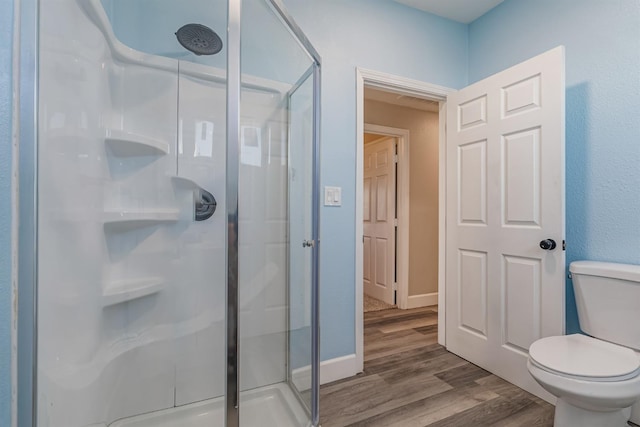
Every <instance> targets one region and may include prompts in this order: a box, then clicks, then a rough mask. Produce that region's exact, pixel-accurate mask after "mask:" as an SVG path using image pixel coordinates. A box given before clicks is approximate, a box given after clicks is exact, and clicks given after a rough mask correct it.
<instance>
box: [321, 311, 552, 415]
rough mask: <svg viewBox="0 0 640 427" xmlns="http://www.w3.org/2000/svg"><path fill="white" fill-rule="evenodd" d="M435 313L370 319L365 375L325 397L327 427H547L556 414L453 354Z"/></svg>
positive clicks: (330, 387) (327, 390)
mask: <svg viewBox="0 0 640 427" xmlns="http://www.w3.org/2000/svg"><path fill="white" fill-rule="evenodd" d="M437 322H438V316H437V308H436V307H425V308H418V309H414V310H397V309H395V310H384V311H376V312H371V313H365V318H364V343H365V344H364V347H365V348H364V373H363V374H360V375H358V376H356V377H353V378H347V379H344V380H341V381H336V382H334V383H330V384H326V385H324V386H322V387H321V389H320V418H321V419H320V421H321V424H322V427H345V426H367V427H376V426H379V427H422V426H438V427H444V426H446V427H456V426H460V427H462V426H464V427H469V426H474V427H475V426H495V427H515V426H527V427H542V426H549V427H550V426H552V425H553V410H554V408H553V406H552V405H550V404H548V403H546V402H544V401H542V400H541V399H538V398H537V397H535V396H533V395H531V394H529V393H527V392H525V391H524V390H521V389H519V388H517V387H516V386H514V385H512V384H510V383H508V382H506V381H504V380H502V379H500V378H498V377H496V376H495V375H492V374H490V373H489V372H487V371H485V370H483V369H481V368H479V367H477V366H475V365H473V364H471V363H469V362H467V361H466V360H464V359H461V358H459V357H458V356H456V355H454V354H452V353H449V352H448V351H446V350H445V349H444V347H442V346H440V345H439V344H438V343H437V341H438V338H437V334H438V326H437Z"/></svg>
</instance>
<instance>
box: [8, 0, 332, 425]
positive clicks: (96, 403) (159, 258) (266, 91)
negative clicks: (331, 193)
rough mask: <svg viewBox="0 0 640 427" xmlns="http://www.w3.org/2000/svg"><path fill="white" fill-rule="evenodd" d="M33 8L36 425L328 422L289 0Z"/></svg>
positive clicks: (27, 287)
mask: <svg viewBox="0 0 640 427" xmlns="http://www.w3.org/2000/svg"><path fill="white" fill-rule="evenodd" d="M21 3H22V5H21V8H22V10H21V19H20V24H21V30H20V31H21V36H20V40H21V64H20V67H21V70H20V71H21V76H22V81H21V87H20V108H21V111H20V112H21V119H20V131H21V153H20V182H21V193H20V201H19V202H20V209H21V228H20V236H19V237H20V241H19V251H20V265H19V280H20V286H19V289H20V295H19V301H20V307H19V324H18V334H19V336H18V352H19V366H18V414H19V419H18V424H19V425H20V426H21V427H27V426H30V427H31V426H32V427H108V426H110V427H151V426H154V427H187V426H188V427H222V426H226V427H252V426H269V427H289V426H292V427H294V426H295V427H298V426H299V427H306V426H317V425H318V406H319V405H318V391H319V382H318V374H319V371H318V369H319V344H318V340H319V338H318V250H319V241H318V228H319V226H318V223H319V219H318V212H319V172H318V171H319V165H318V161H319V159H318V157H319V146H318V144H319V87H320V58H319V56H318V54H317V52H316V51H315V50H314V48H313V46H312V45H311V44H310V43H309V41H308V40H307V39H306V37H305V36H304V34H303V33H302V32H301V31H300V29H299V28H298V27H297V26H296V24H295V22H293V20H292V19H291V17H290V16H289V15H288V13H287V12H286V10H285V8H284V7H283V5H282V4H281V2H280V1H279V0H185V1H179V2H178V1H176V0H40V1H38V0H25V1H23V2H21Z"/></svg>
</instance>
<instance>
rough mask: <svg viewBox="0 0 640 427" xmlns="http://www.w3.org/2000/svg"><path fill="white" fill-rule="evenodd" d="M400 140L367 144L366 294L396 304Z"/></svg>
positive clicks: (365, 217) (365, 184)
mask: <svg viewBox="0 0 640 427" xmlns="http://www.w3.org/2000/svg"><path fill="white" fill-rule="evenodd" d="M395 156H396V139H395V138H385V139H383V140H381V141H376V142H371V143H369V144H366V145H365V146H364V194H363V202H364V211H363V219H364V224H363V225H364V227H363V228H364V239H363V245H364V250H363V255H364V256H363V258H364V266H363V290H364V293H366V294H368V295H370V296H372V297H374V298H377V299H379V300H381V301H384V302H386V303H388V304H395V291H394V281H395V240H396V236H395V233H396V230H395V219H396V163H395Z"/></svg>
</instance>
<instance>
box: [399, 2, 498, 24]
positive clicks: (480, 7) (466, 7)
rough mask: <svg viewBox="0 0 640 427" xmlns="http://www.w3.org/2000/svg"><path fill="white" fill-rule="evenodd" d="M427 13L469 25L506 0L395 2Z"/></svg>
mask: <svg viewBox="0 0 640 427" xmlns="http://www.w3.org/2000/svg"><path fill="white" fill-rule="evenodd" d="M394 1H396V2H398V3H402V4H405V5H407V6H411V7H415V8H416V9H420V10H424V11H425V12H430V13H433V14H434V15H438V16H442V17H444V18H449V19H453V20H454V21H458V22H462V23H463V24H468V23H470V22H472V21H474V20H475V19H476V18H479V17H481V16H482V15H484V14H485V13H487V12H488V11H490V10H491V9H493V8H494V7H496V6H497V5H499V4H500V3H502V2H503V1H504V0H394Z"/></svg>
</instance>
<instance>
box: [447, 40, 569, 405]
mask: <svg viewBox="0 0 640 427" xmlns="http://www.w3.org/2000/svg"><path fill="white" fill-rule="evenodd" d="M564 93H565V84H564V48H563V47H558V48H556V49H553V50H550V51H548V52H546V53H544V54H542V55H539V56H537V57H535V58H532V59H530V60H528V61H525V62H523V63H521V64H519V65H516V66H514V67H512V68H509V69H507V70H505V71H502V72H500V73H498V74H495V75H493V76H491V77H488V78H486V79H484V80H482V81H480V82H477V83H475V84H473V85H471V86H469V87H466V88H464V89H462V90H460V91H458V92H455V93H453V94H451V95H449V96H448V97H447V152H446V156H447V183H446V194H447V225H446V227H447V228H446V233H447V234H446V236H447V237H446V244H447V250H446V345H447V349H448V350H450V351H452V352H453V353H456V354H458V355H460V356H461V357H463V358H465V359H467V360H469V361H471V362H473V363H475V364H477V365H479V366H481V367H483V368H485V369H487V370H489V371H491V372H493V373H495V374H497V375H499V376H501V377H503V378H505V379H506V380H508V381H510V382H512V383H514V384H516V385H517V386H519V387H521V388H524V389H525V390H527V391H529V392H532V393H534V394H536V395H538V396H540V397H543V398H545V399H547V400H551V399H552V397H551V396H550V395H549V394H547V393H546V392H545V391H543V390H542V388H541V387H539V386H538V385H537V384H536V383H535V381H534V380H533V378H531V376H530V375H529V373H528V371H527V368H526V361H527V357H528V349H529V346H530V345H531V344H532V343H533V342H534V341H535V340H537V339H539V338H541V337H545V336H550V335H562V334H564V324H565V276H564V272H565V253H564V250H563V239H564V235H565V234H564V233H565V230H564V137H565V131H564V120H565V119H564V114H565V104H564ZM548 239H551V240H553V241H555V245H556V246H555V248H553V249H552V248H550V247H549V248H548V249H546V250H545V249H543V248H542V246H545V247H547V246H549V245H550V243H551V242H549V241H548ZM551 246H552V245H551Z"/></svg>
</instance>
